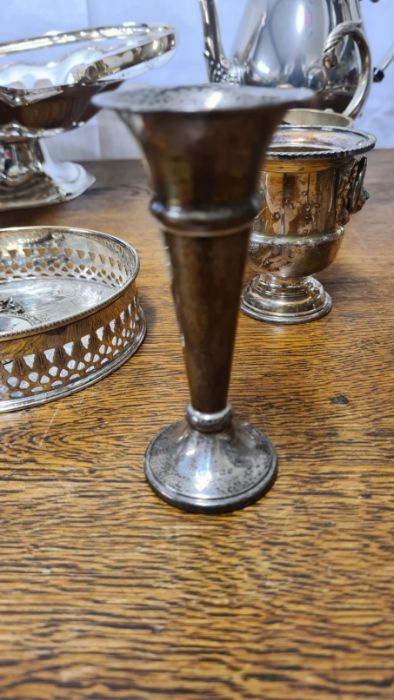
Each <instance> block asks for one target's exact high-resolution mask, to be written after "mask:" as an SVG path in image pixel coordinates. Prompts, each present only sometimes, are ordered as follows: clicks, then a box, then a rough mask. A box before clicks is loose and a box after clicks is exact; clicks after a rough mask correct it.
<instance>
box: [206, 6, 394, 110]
mask: <svg viewBox="0 0 394 700" xmlns="http://www.w3.org/2000/svg"><path fill="white" fill-rule="evenodd" d="M200 6H201V10H202V18H203V26H204V36H205V52H204V53H205V58H206V60H207V67H208V74H209V79H210V80H211V81H212V82H222V81H225V82H235V83H249V84H252V85H262V86H270V87H276V86H277V87H288V86H292V87H309V88H312V89H313V90H314V91H316V92H318V96H317V99H316V102H315V106H316V107H319V108H320V109H334V110H335V111H337V112H344V114H346V115H347V116H350V117H352V118H354V117H355V116H356V115H357V114H358V112H359V111H360V109H361V107H362V105H363V103H364V101H365V99H366V98H367V95H368V92H369V88H370V84H371V79H372V74H371V57H370V51H369V47H368V43H367V40H366V36H365V33H364V28H363V24H362V18H361V12H360V6H359V0H247V2H246V6H245V10H244V14H243V18H242V20H241V23H240V27H239V31H238V35H237V38H236V41H235V48H234V51H233V56H232V58H231V59H230V60H228V59H227V58H226V57H225V55H224V51H223V47H222V42H221V36H220V31H219V25H218V19H217V14H216V8H215V0H200ZM392 58H393V56H392V53H390V54H388V55H387V61H386V62H385V63H384V67H386V65H387V63H388V62H390V60H392Z"/></svg>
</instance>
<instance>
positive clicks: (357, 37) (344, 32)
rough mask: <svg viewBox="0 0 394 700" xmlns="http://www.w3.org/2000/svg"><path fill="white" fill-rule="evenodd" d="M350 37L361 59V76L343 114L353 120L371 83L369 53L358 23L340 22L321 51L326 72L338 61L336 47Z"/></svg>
mask: <svg viewBox="0 0 394 700" xmlns="http://www.w3.org/2000/svg"><path fill="white" fill-rule="evenodd" d="M347 37H350V38H351V39H353V41H354V42H355V43H356V44H357V46H358V50H359V52H360V59H361V75H360V79H359V81H358V86H357V89H356V92H355V93H354V95H353V99H352V100H351V101H350V103H349V104H348V106H347V107H346V109H345V110H344V112H343V114H344V115H346V116H347V117H351V118H352V119H354V118H355V117H356V116H357V114H358V112H359V111H360V109H361V106H362V104H363V102H364V100H365V99H366V97H367V95H368V92H369V88H370V87H371V82H372V69H371V53H370V51H369V46H368V43H367V40H366V38H365V36H364V33H363V31H362V29H361V27H360V23H359V22H341V24H338V25H337V26H336V27H334V29H333V30H332V32H330V34H329V35H328V37H327V40H326V43H325V46H324V50H323V66H324V68H325V69H326V70H329V69H330V68H334V67H335V66H336V65H337V63H338V59H337V56H336V53H335V49H336V48H337V46H338V45H339V44H340V43H341V41H343V39H346V38H347Z"/></svg>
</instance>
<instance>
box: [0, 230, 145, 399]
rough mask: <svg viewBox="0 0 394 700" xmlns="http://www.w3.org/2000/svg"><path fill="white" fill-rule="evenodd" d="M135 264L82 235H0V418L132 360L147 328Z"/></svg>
mask: <svg viewBox="0 0 394 700" xmlns="http://www.w3.org/2000/svg"><path fill="white" fill-rule="evenodd" d="M138 269H139V259H138V255H137V253H136V251H135V250H134V248H132V247H131V246H130V245H128V244H127V243H124V242H123V241H121V240H119V239H118V238H115V237H113V236H109V235H108V234H104V233H99V232H98V231H88V230H84V229H71V228H61V227H52V226H40V227H33V226H29V227H25V228H8V229H0V412H4V411H13V410H16V409H20V408H26V407H29V406H33V405H36V404H42V403H45V402H46V401H51V400H53V399H57V398H60V397H61V396H65V395H67V394H70V393H72V392H74V391H78V390H79V389H83V388H84V387H86V386H89V385H90V384H92V383H94V382H97V381H98V380H99V379H101V378H102V377H105V376H106V375H107V374H110V373H111V372H113V370H115V369H116V368H117V367H119V366H120V365H121V364H123V363H124V362H125V361H126V360H127V359H128V358H129V357H130V356H131V355H133V354H134V353H135V352H136V350H137V349H138V347H139V346H140V344H141V342H142V341H143V338H144V335H145V330H146V325H145V318H144V313H143V311H142V308H141V306H140V304H139V301H138V293H137V289H136V277H137V274H138Z"/></svg>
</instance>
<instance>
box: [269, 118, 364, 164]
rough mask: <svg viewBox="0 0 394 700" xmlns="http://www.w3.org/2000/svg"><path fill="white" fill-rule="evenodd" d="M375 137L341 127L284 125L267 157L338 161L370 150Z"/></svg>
mask: <svg viewBox="0 0 394 700" xmlns="http://www.w3.org/2000/svg"><path fill="white" fill-rule="evenodd" d="M375 143H376V138H375V136H373V134H369V133H367V132H365V131H360V130H359V129H353V128H347V127H341V126H290V125H282V126H280V127H279V128H278V129H277V131H276V132H275V135H274V138H273V140H272V142H271V144H270V146H269V148H268V150H267V155H266V160H270V161H275V160H289V161H295V160H322V159H323V160H337V159H342V158H346V157H351V156H357V155H361V154H363V153H367V151H370V150H371V149H372V148H374V146H375Z"/></svg>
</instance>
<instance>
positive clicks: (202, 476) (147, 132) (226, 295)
mask: <svg viewBox="0 0 394 700" xmlns="http://www.w3.org/2000/svg"><path fill="white" fill-rule="evenodd" d="M310 94H311V93H310V92H309V91H307V90H275V89H274V90H259V89H256V88H248V87H238V86H231V85H227V86H215V85H202V86H193V87H186V88H183V87H180V88H174V89H162V90H160V89H156V90H138V91H133V92H130V93H125V92H121V93H111V94H107V95H100V96H99V97H98V98H96V103H97V104H99V105H100V106H102V107H110V108H113V109H115V110H117V112H118V113H119V114H120V116H121V117H122V119H123V120H124V122H125V123H126V124H127V126H128V127H129V128H130V130H131V131H132V133H133V134H134V136H135V138H136V140H137V142H138V143H139V145H140V147H141V149H142V151H143V154H144V156H145V159H146V162H147V163H148V164H149V170H150V179H151V185H152V190H153V197H152V200H151V205H150V209H151V212H152V213H153V215H154V216H155V217H156V219H157V220H158V221H159V224H160V227H161V229H162V235H163V240H164V246H165V251H166V254H167V259H168V262H169V268H170V275H171V285H172V291H173V296H174V300H175V306H176V312H177V318H178V323H179V327H180V334H181V343H182V347H183V350H184V359H185V365H186V372H187V376H188V381H189V388H190V394H191V402H190V404H189V406H188V407H187V409H186V415H185V419H184V420H183V421H180V422H178V423H175V424H173V425H170V426H169V427H167V428H164V430H162V431H161V432H160V433H159V434H158V435H157V436H156V437H155V438H154V439H153V441H152V442H151V444H150V445H149V447H148V449H147V451H146V455H145V473H146V476H147V479H148V481H149V483H150V485H151V486H152V488H153V489H154V490H155V492H156V493H158V494H159V495H160V496H161V497H162V498H163V499H164V500H166V501H168V502H169V503H171V504H173V505H175V506H178V507H180V508H184V509H185V510H191V511H198V512H207V513H212V512H214V513H215V512H222V511H228V510H233V509H235V508H240V507H242V506H244V505H246V504H248V503H250V502H252V501H254V500H256V499H257V498H259V496H261V495H262V493H264V492H265V491H266V490H267V489H268V488H269V487H270V486H271V484H272V483H273V480H274V478H275V474H276V456H275V451H274V449H273V447H272V445H271V443H270V441H269V440H268V438H266V437H265V435H263V433H261V432H260V431H259V430H258V429H256V428H254V427H252V426H250V425H248V424H247V423H245V422H243V421H242V420H240V419H239V418H238V417H237V416H233V414H232V411H231V408H230V406H229V404H228V402H227V395H228V385H229V380H230V372H231V363H232V352H233V345H234V338H235V331H236V323H237V316H238V305H239V298H240V292H241V286H242V277H243V270H244V263H245V258H246V253H247V247H248V239H249V231H250V224H251V222H252V220H253V217H254V216H255V213H256V212H257V211H258V207H259V196H258V180H259V170H260V165H261V162H262V158H263V156H264V151H265V149H266V147H267V146H268V144H269V142H270V140H271V138H272V135H273V132H274V129H275V127H276V125H277V124H278V123H279V121H280V119H281V117H282V116H283V114H284V113H285V111H286V109H287V108H288V107H289V106H291V104H292V103H296V102H297V101H301V100H303V101H305V100H307V99H309V97H310Z"/></svg>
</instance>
